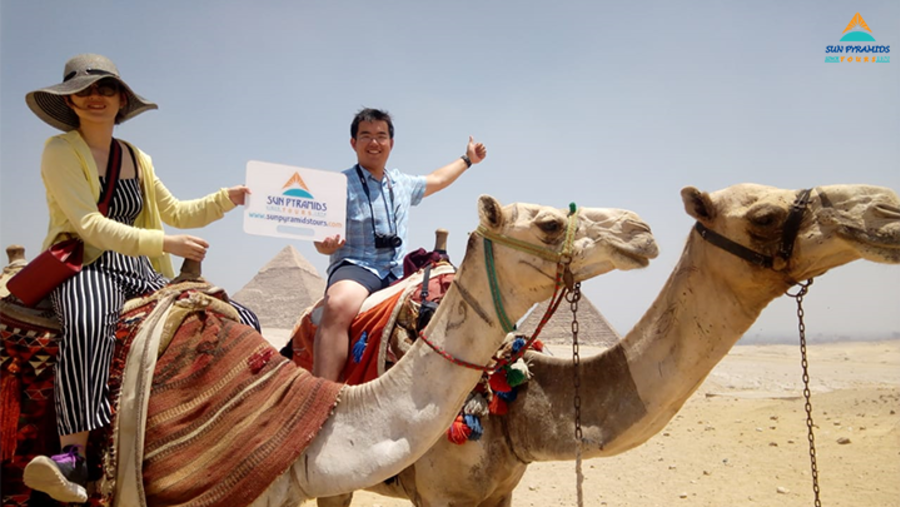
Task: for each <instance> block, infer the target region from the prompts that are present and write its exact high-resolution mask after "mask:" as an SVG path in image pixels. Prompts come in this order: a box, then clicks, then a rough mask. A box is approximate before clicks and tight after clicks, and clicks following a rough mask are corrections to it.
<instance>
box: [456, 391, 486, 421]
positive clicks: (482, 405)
mask: <svg viewBox="0 0 900 507" xmlns="http://www.w3.org/2000/svg"><path fill="white" fill-rule="evenodd" d="M462 413H463V415H468V414H471V415H474V416H478V417H487V415H488V402H487V400H486V399H484V396H482V395H481V394H478V393H469V397H468V399H467V400H466V404H465V405H463V410H462Z"/></svg>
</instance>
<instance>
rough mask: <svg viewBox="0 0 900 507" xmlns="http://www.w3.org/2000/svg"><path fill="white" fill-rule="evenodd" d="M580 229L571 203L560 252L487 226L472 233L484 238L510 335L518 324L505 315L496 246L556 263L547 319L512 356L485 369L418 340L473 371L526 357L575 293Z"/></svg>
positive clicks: (494, 292)
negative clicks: (574, 256)
mask: <svg viewBox="0 0 900 507" xmlns="http://www.w3.org/2000/svg"><path fill="white" fill-rule="evenodd" d="M577 229H578V208H577V207H576V206H575V203H571V204H569V214H568V221H567V224H566V239H565V241H564V242H563V244H562V246H561V247H560V249H559V250H555V249H551V248H546V247H543V246H539V245H534V244H532V243H528V242H527V241H522V240H519V239H516V238H512V237H509V236H506V235H504V234H499V233H496V232H494V231H492V230H490V229H488V228H487V227H484V226H483V225H479V226H478V228H477V229H476V230H475V232H474V233H473V234H477V235H479V236H481V237H482V239H483V244H484V263H485V269H486V270H487V275H488V283H489V284H490V287H491V299H492V300H493V302H494V311H495V313H496V314H497V319H498V320H499V321H500V326H501V327H502V328H503V331H504V332H505V333H507V334H509V333H511V332H513V331H515V330H516V326H515V323H514V322H512V321H511V320H510V319H509V317H508V316H507V314H506V310H505V309H504V308H503V299H502V297H501V294H500V284H499V282H498V281H497V271H496V268H495V263H494V243H497V244H500V245H503V246H506V247H509V248H512V249H514V250H518V251H520V252H524V253H527V254H531V255H534V256H536V257H540V258H542V259H546V260H549V261H553V262H556V277H555V280H554V285H555V287H554V289H553V296H552V297H551V298H550V303H549V304H548V305H547V311H546V312H544V316H543V318H541V322H540V323H539V324H538V326H537V327H536V328H535V330H534V333H533V334H532V335H531V337H529V338H528V339H527V340H526V341H525V345H524V346H523V347H521V348H520V349H519V351H518V352H516V353H514V354H513V355H512V356H511V357H509V358H507V359H495V360H494V362H493V365H492V366H482V365H479V364H474V363H470V362H467V361H463V360H462V359H458V358H456V357H453V356H452V355H451V354H450V353H449V352H447V351H446V350H444V349H443V348H441V347H439V346H437V345H436V344H434V343H433V342H432V341H431V340H429V339H428V337H427V336H426V335H425V333H423V332H419V338H421V339H422V341H424V342H425V343H426V344H428V346H429V347H431V348H432V349H433V350H434V351H435V352H437V353H438V354H439V355H441V356H442V357H443V358H445V359H447V360H448V361H450V362H452V363H453V364H457V365H460V366H464V367H466V368H471V369H473V370H479V371H485V372H494V371H496V370H498V369H500V368H502V367H503V366H506V365H508V364H512V363H514V362H516V361H517V360H518V359H519V358H520V357H522V356H523V355H524V354H525V352H526V351H527V350H528V348H529V347H530V346H531V344H532V343H534V341H535V340H537V337H538V335H539V334H540V332H541V330H542V329H543V328H544V324H546V323H547V321H549V320H550V317H552V316H553V313H554V312H555V311H556V308H557V307H558V306H559V303H560V302H561V301H562V300H563V299H565V295H566V294H567V293H568V292H569V291H571V290H573V288H574V286H575V282H574V275H573V274H572V271H571V269H570V266H571V264H572V246H573V244H574V242H575V231H576V230H577Z"/></svg>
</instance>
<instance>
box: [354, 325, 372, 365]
mask: <svg viewBox="0 0 900 507" xmlns="http://www.w3.org/2000/svg"><path fill="white" fill-rule="evenodd" d="M368 340H369V333H368V332H366V331H363V333H362V336H360V337H359V341H357V342H356V343H354V344H353V362H354V363H358V362H360V361H362V356H363V353H364V352H365V351H366V342H367V341H368Z"/></svg>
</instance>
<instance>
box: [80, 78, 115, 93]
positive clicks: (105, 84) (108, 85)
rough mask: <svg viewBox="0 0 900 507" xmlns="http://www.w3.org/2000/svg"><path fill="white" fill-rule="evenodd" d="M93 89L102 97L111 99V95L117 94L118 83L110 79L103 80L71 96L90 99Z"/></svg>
mask: <svg viewBox="0 0 900 507" xmlns="http://www.w3.org/2000/svg"><path fill="white" fill-rule="evenodd" d="M95 89H96V90H97V93H99V94H100V95H102V96H104V97H112V96H113V95H115V94H117V93H119V83H118V82H116V81H115V80H112V79H103V80H101V81H98V82H96V83H94V84H92V85H91V86H88V87H87V88H85V89H84V90H81V91H80V92H75V93H73V94H72V95H76V96H78V97H90V96H91V95H93V94H94V90H95Z"/></svg>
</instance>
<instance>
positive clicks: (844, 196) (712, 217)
mask: <svg viewBox="0 0 900 507" xmlns="http://www.w3.org/2000/svg"><path fill="white" fill-rule="evenodd" d="M681 196H682V199H683V200H684V207H685V210H686V211H687V213H688V214H689V215H690V216H692V217H693V218H695V219H696V220H697V223H698V224H699V225H697V226H696V228H695V229H696V232H698V233H699V234H700V236H702V237H704V238H705V239H707V241H709V242H711V243H714V244H716V241H717V239H716V237H719V238H726V243H727V242H728V241H730V242H732V243H734V244H737V245H740V247H743V248H745V249H746V250H748V251H751V254H748V255H750V258H739V257H738V255H737V254H735V252H734V251H727V249H726V248H724V247H723V248H718V249H715V250H718V252H716V253H714V254H711V255H715V262H716V263H721V264H722V265H726V266H735V264H734V263H740V267H734V268H732V267H728V268H726V269H739V270H741V271H742V272H745V273H742V274H744V275H745V276H748V277H755V278H769V277H771V276H776V277H780V278H782V279H783V281H785V282H787V283H789V284H792V283H793V282H796V281H803V280H807V279H809V278H813V277H815V276H819V275H821V274H823V273H825V272H826V271H828V270H829V269H831V268H834V267H837V266H841V265H843V264H846V263H848V262H852V261H854V260H857V259H866V260H869V261H874V262H880V263H888V264H900V199H898V198H897V194H896V193H895V192H894V191H893V190H891V189H889V188H885V187H876V186H871V185H828V186H822V187H815V188H813V189H811V190H810V191H809V193H808V196H805V194H804V191H799V190H783V189H779V188H773V187H768V186H763V185H755V184H741V185H734V186H732V187H728V188H726V189H723V190H719V191H717V192H713V193H706V192H701V191H699V190H697V189H696V188H694V187H686V188H684V189H683V190H682V191H681ZM804 197H805V199H804ZM792 209H796V210H797V211H795V212H794V213H793V215H794V217H793V218H791V215H792ZM791 222H793V223H794V225H790V224H791ZM703 229H705V231H703ZM785 230H788V234H785ZM794 230H795V233H794ZM719 246H721V245H719ZM740 247H738V250H740ZM752 254H756V256H757V257H753V255H752ZM785 254H786V255H785ZM766 260H768V261H769V264H770V265H765V264H766Z"/></svg>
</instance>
